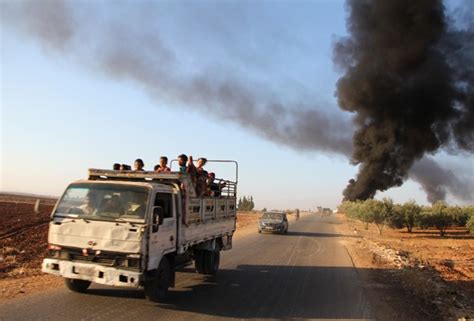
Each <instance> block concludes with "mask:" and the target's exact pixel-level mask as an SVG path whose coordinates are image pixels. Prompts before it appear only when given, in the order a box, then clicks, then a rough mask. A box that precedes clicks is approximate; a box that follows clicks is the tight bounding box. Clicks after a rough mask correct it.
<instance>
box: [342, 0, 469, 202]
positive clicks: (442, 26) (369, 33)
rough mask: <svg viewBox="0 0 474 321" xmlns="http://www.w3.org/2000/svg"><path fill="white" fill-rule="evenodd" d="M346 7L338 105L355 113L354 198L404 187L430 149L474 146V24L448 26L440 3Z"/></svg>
mask: <svg viewBox="0 0 474 321" xmlns="http://www.w3.org/2000/svg"><path fill="white" fill-rule="evenodd" d="M347 7H348V10H349V11H350V15H349V18H348V20H347V29H348V31H349V34H350V36H349V37H348V38H346V39H342V40H340V41H339V42H338V43H337V44H336V45H335V48H334V59H335V62H336V64H337V65H338V66H339V67H341V68H342V69H343V70H344V72H345V73H344V75H343V76H342V77H341V78H340V79H339V81H338V83H337V96H338V101H339V105H340V107H341V108H342V109H343V110H345V111H349V112H353V113H355V114H356V117H355V123H356V131H355V133H354V136H353V154H352V162H353V163H354V164H358V165H359V173H358V174H357V177H356V179H355V180H351V181H350V182H349V185H348V186H347V187H346V189H345V190H344V192H343V194H344V198H345V199H347V200H355V199H367V198H371V197H373V196H374V195H375V193H376V192H377V191H385V190H387V189H389V188H390V187H393V186H400V185H401V184H402V183H403V181H404V180H405V179H406V178H407V174H408V171H409V169H410V168H411V167H412V166H413V164H414V162H415V161H416V160H419V159H421V158H422V157H423V156H424V155H425V154H426V153H435V152H436V151H437V150H438V149H439V148H441V147H443V146H444V147H449V148H450V149H451V150H452V151H456V150H458V149H461V150H465V151H468V152H473V151H474V139H473V134H474V121H472V120H473V116H474V105H473V101H474V99H473V97H474V95H473V93H474V82H473V79H472V77H473V74H474V73H473V72H472V68H473V64H472V62H473V60H474V59H473V54H474V51H472V43H474V38H473V37H472V35H473V32H472V25H471V26H470V29H464V30H450V29H449V28H448V24H447V18H446V15H445V12H444V10H445V9H444V7H443V4H442V2H441V1H434V0H419V1H412V0H400V1H377V0H360V1H359V0H351V1H348V2H347ZM468 27H469V26H468ZM469 63H471V64H470V65H469ZM420 172H421V171H418V173H420ZM425 174H428V173H426V172H425ZM417 177H418V178H420V177H419V176H417ZM424 182H425V183H427V182H428V180H424ZM422 185H423V184H422ZM424 187H425V188H426V187H427V186H426V185H424ZM427 192H428V193H430V190H429V189H428V190H427ZM438 197H444V195H439V193H438Z"/></svg>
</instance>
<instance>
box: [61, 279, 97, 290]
mask: <svg viewBox="0 0 474 321" xmlns="http://www.w3.org/2000/svg"><path fill="white" fill-rule="evenodd" d="M64 283H65V284H66V286H67V288H68V289H69V290H71V291H74V292H79V293H84V292H86V291H87V289H88V288H89V286H90V285H91V281H85V280H77V279H68V278H65V279H64Z"/></svg>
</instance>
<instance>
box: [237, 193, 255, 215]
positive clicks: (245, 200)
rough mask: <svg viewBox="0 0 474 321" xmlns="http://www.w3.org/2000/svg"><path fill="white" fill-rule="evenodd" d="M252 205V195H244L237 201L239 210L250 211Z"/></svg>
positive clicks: (253, 204) (252, 207) (253, 205)
mask: <svg viewBox="0 0 474 321" xmlns="http://www.w3.org/2000/svg"><path fill="white" fill-rule="evenodd" d="M254 207H255V203H254V202H253V197H252V196H244V197H241V198H239V202H238V203H237V209H238V210H239V211H246V212H250V211H253V209H254Z"/></svg>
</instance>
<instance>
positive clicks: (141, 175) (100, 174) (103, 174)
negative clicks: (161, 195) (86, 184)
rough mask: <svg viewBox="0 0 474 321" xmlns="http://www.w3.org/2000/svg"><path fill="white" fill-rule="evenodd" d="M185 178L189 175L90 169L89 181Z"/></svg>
mask: <svg viewBox="0 0 474 321" xmlns="http://www.w3.org/2000/svg"><path fill="white" fill-rule="evenodd" d="M184 177H188V175H187V174H182V173H180V172H164V173H163V172H162V173H158V172H155V171H122V170H120V171H116V170H110V169H96V168H89V179H99V178H103V179H107V178H122V179H130V180H133V179H139V180H164V179H171V180H182V179H183V178H184Z"/></svg>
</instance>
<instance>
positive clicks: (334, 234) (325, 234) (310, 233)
mask: <svg viewBox="0 0 474 321" xmlns="http://www.w3.org/2000/svg"><path fill="white" fill-rule="evenodd" d="M283 236H305V237H355V238H360V237H361V236H360V235H345V234H337V233H314V232H296V231H288V233H287V234H283Z"/></svg>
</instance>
